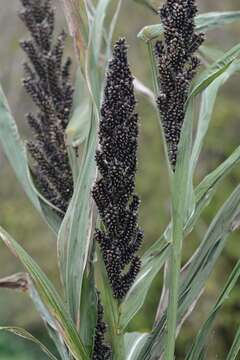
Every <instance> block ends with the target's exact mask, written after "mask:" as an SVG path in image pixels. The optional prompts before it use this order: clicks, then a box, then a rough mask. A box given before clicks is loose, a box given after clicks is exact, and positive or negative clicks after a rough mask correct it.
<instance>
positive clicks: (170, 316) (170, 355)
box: [165, 216, 183, 360]
mask: <svg viewBox="0 0 240 360" xmlns="http://www.w3.org/2000/svg"><path fill="white" fill-rule="evenodd" d="M173 218H174V219H175V221H174V222H173V239H172V244H173V246H172V251H171V256H170V261H169V269H170V274H169V275H170V278H169V283H170V286H169V303H168V313H167V341H166V353H165V359H166V360H173V359H174V351H175V338H176V327H177V309H178V292H179V279H180V270H181V250H182V242H183V226H182V221H181V217H178V216H173ZM179 218H180V219H179ZM178 219H179V220H178Z"/></svg>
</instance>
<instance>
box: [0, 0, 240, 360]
mask: <svg viewBox="0 0 240 360" xmlns="http://www.w3.org/2000/svg"><path fill="white" fill-rule="evenodd" d="M155 3H161V1H160V0H159V1H155ZM0 5H2V7H1V8H2V11H1V14H0V30H1V41H0V54H1V57H0V80H1V83H2V84H3V87H4V91H5V93H6V95H7V97H8V100H9V103H10V105H11V108H12V110H13V114H14V116H15V118H16V119H17V122H18V126H19V127H20V130H21V134H22V135H23V137H25V138H26V137H27V136H29V130H28V128H27V126H26V122H25V119H24V114H25V113H26V112H28V111H30V110H31V109H32V108H33V107H32V104H31V103H30V100H29V98H28V96H26V94H25V93H24V90H23V89H22V87H21V74H22V68H21V63H22V61H23V59H24V55H23V53H22V52H21V50H20V49H19V46H18V40H19V38H23V37H26V34H25V29H24V28H23V26H22V24H21V22H20V20H19V19H18V18H17V11H18V9H19V2H18V0H11V1H8V2H6V1H5V0H0ZM3 5H4V6H3ZM199 5H200V10H201V11H204V12H205V11H212V10H240V7H239V4H238V1H237V0H232V1H229V0H228V1H227V0H218V1H217V2H213V1H210V0H204V1H203V0H202V1H199ZM56 7H57V11H58V13H59V21H58V23H59V24H58V25H59V28H61V27H62V26H64V27H66V24H65V21H64V18H63V14H62V12H61V10H62V9H61V7H60V2H59V1H57V0H56ZM157 22H158V17H156V16H154V15H153V14H152V12H151V11H150V10H147V9H146V8H144V7H142V6H141V5H139V4H137V3H134V2H131V1H130V0H125V1H124V2H123V8H122V10H121V14H120V19H119V22H118V25H117V31H116V34H115V36H114V37H115V38H117V36H118V35H120V36H125V37H126V38H127V40H128V43H129V45H130V48H129V55H130V63H131V66H132V70H133V73H134V75H135V76H137V77H138V78H139V79H140V80H141V81H143V82H144V83H145V84H146V85H148V86H151V73H150V64H149V59H148V55H147V49H146V47H145V46H144V43H143V42H141V41H140V40H139V39H137V38H136V36H137V33H138V32H139V30H140V29H141V28H142V27H143V26H145V25H148V24H153V23H157ZM239 34H240V24H239V23H236V24H234V25H231V26H227V27H226V28H225V30H221V29H220V30H217V31H214V32H211V33H209V36H208V40H207V41H208V44H211V45H213V46H214V47H215V48H216V49H224V50H226V49H228V48H230V47H231V46H232V45H233V44H234V43H235V42H236V41H239V40H238V39H239ZM68 51H69V53H72V52H73V49H72V44H71V41H70V39H69V46H68ZM239 100H240V96H239V75H238V76H236V77H235V78H234V79H232V80H230V81H229V82H228V83H227V85H225V86H224V87H223V89H222V90H221V92H220V96H219V98H218V100H217V105H216V108H215V111H214V117H213V120H212V123H211V127H210V131H209V133H208V135H207V138H206V141H205V147H204V151H203V153H202V154H201V158H200V166H199V168H198V173H197V178H196V182H197V181H199V180H200V179H202V178H203V176H204V175H205V174H206V173H208V172H209V171H210V170H212V169H214V168H215V167H216V166H217V165H218V164H220V163H221V162H222V161H223V160H224V159H225V158H226V157H227V156H229V155H230V154H231V152H232V151H233V150H234V149H235V148H236V147H237V146H238V145H239V131H240V105H239ZM138 110H139V114H140V117H141V138H140V147H139V171H138V178H137V188H138V192H139V193H140V195H141V198H142V207H141V225H142V226H143V227H144V230H145V244H144V248H146V247H147V246H148V245H150V244H151V243H153V242H154V241H155V240H156V239H157V238H158V237H159V234H160V233H161V232H162V231H163V229H164V228H165V226H166V225H167V223H168V219H169V208H170V205H169V187H168V182H167V169H166V165H165V163H164V155H163V145H162V142H161V138H160V129H159V126H158V124H157V121H156V115H155V112H154V111H153V108H152V106H151V104H150V103H149V101H148V100H147V99H146V98H144V97H143V96H139V104H138ZM0 163H1V173H0V203H1V206H0V219H1V225H2V226H3V227H4V228H5V229H7V230H8V231H9V233H11V234H12V235H13V236H14V237H15V238H16V239H18V240H19V241H20V242H21V244H23V245H24V246H25V248H26V249H27V250H28V251H29V253H30V254H31V255H32V256H33V257H34V258H35V259H37V261H38V262H39V263H40V264H41V265H42V267H43V268H44V270H45V271H46V272H47V273H48V274H49V275H50V278H51V279H52V280H53V281H54V283H55V284H56V285H57V286H58V281H59V279H58V278H57V276H56V273H57V271H56V270H57V266H56V244H55V242H54V239H53V238H52V236H51V233H50V231H48V229H47V228H46V226H45V224H44V223H43V222H42V221H41V220H40V219H39V217H38V215H37V213H36V211H35V210H34V209H33V207H32V205H31V204H30V202H29V201H28V200H27V199H26V197H25V195H24V193H23V191H22V189H21V188H20V186H19V184H18V183H17V181H16V179H15V177H14V174H13V172H12V170H11V169H10V167H9V164H8V163H7V161H6V159H5V157H4V155H3V153H2V151H1V152H0ZM239 181H240V171H239V168H238V167H236V168H235V170H234V171H232V172H231V174H230V175H229V176H228V177H227V179H226V180H224V182H223V183H222V184H221V186H220V189H219V191H218V192H217V194H216V195H215V197H214V200H213V201H212V203H211V206H209V207H208V208H207V209H206V210H205V212H204V215H203V217H202V218H201V221H199V222H198V225H197V227H196V230H195V231H194V233H192V234H191V236H189V237H188V238H187V239H186V241H185V243H184V261H185V260H186V259H188V257H189V256H190V255H191V253H192V252H193V250H194V249H195V247H196V245H197V244H199V242H200V240H201V239H202V236H203V234H204V232H205V230H206V229H207V226H208V224H209V223H210V222H211V220H212V218H213V216H214V215H215V214H216V211H217V210H218V209H219V207H220V205H221V204H222V203H223V202H224V200H226V198H227V197H228V196H229V195H230V193H231V191H232V190H233V188H234V187H235V186H236V185H237V184H238V183H239ZM239 256H240V246H239V232H236V233H235V234H234V235H233V236H231V238H230V239H229V241H228V245H227V247H226V248H225V250H224V253H223V255H222V256H221V258H220V260H219V261H218V264H217V267H216V269H215V271H214V273H213V274H212V276H211V278H210V281H209V282H208V285H207V289H206V293H205V296H204V297H203V298H202V299H201V301H200V302H199V305H198V306H197V308H196V310H197V311H195V313H194V314H193V315H192V316H191V317H190V318H189V320H188V321H187V322H186V324H185V325H184V327H183V331H182V333H181V337H180V338H179V340H178V348H177V355H178V356H177V358H178V359H181V358H182V357H183V356H184V355H185V354H186V349H187V348H188V347H189V345H190V344H191V338H192V336H193V334H195V333H196V332H197V329H198V327H199V325H200V324H201V323H202V321H203V319H204V318H205V317H206V315H207V313H208V311H209V309H210V308H211V307H212V305H213V303H214V301H215V300H216V297H217V295H218V294H219V291H220V289H221V288H222V286H223V284H224V282H225V280H226V278H227V276H228V275H229V273H230V271H231V269H232V268H233V265H234V263H235V262H236V260H237V259H238V258H239ZM0 264H1V266H0V275H1V277H3V276H6V275H9V274H11V273H14V272H16V271H19V270H21V267H20V265H18V264H16V261H15V259H14V258H12V257H11V255H9V252H8V250H7V249H6V248H5V247H4V246H3V245H1V251H0ZM161 283H162V277H161V276H160V275H159V276H158V277H157V278H156V280H155V281H154V283H153V286H152V287H151V291H150V294H149V296H148V298H147V301H146V304H145V305H144V307H143V309H142V310H141V312H140V313H139V314H138V315H137V316H136V317H135V318H134V319H133V321H132V322H131V323H130V325H129V330H131V331H134V330H136V329H137V328H140V329H141V330H142V331H145V330H149V328H150V326H151V323H152V321H153V318H154V312H155V309H156V306H157V301H158V298H159V295H160V291H161ZM16 295H17V294H13V293H12V292H9V291H1V292H0V325H1V326H4V325H19V326H23V327H25V328H27V329H30V330H33V333H34V335H37V336H40V337H41V338H43V341H48V340H47V339H44V335H43V334H44V327H43V325H42V323H41V322H40V321H39V318H38V316H37V313H36V311H35V310H34V308H33V306H32V304H31V302H30V300H28V298H27V296H25V295H24V294H20V295H19V296H16ZM239 297H240V286H239V284H238V285H237V286H236V287H235V289H234V291H233V292H232V296H231V297H230V298H229V300H228V302H227V303H226V305H225V306H224V308H223V310H222V311H221V313H220V315H219V316H218V317H217V321H216V323H215V328H214V332H212V334H211V338H210V341H209V358H211V359H212V358H218V359H225V357H226V355H225V354H226V351H227V350H228V349H229V347H230V344H231V343H232V340H233V336H234V333H235V332H236V329H237V326H238V325H239V324H240V312H239ZM204 315H205V317H204ZM0 359H4V360H8V359H9V360H10V359H13V360H14V359H18V360H23V359H29V360H31V359H40V360H41V359H45V357H44V355H42V354H40V353H38V352H37V349H36V347H34V346H32V345H31V344H28V343H26V342H23V340H21V339H20V340H19V339H17V338H16V337H15V336H13V335H8V334H3V333H2V334H0Z"/></svg>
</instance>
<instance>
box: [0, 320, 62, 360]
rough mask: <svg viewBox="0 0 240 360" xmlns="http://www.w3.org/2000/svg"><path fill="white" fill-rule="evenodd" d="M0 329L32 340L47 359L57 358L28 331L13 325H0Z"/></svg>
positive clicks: (53, 359) (55, 359) (54, 359)
mask: <svg viewBox="0 0 240 360" xmlns="http://www.w3.org/2000/svg"><path fill="white" fill-rule="evenodd" d="M0 331H7V332H10V333H12V334H14V335H17V336H19V337H21V338H23V339H26V340H28V341H31V342H33V343H34V344H36V345H37V346H38V347H39V348H40V349H41V350H42V351H43V352H44V353H45V354H46V355H47V356H48V358H49V359H51V360H57V358H56V357H55V356H54V355H53V354H52V353H51V352H50V351H49V350H48V348H47V347H46V346H45V345H43V344H42V343H41V342H40V341H39V340H38V339H36V338H35V337H34V336H32V335H31V334H30V333H29V332H28V331H26V330H24V329H22V328H19V327H15V326H1V327H0Z"/></svg>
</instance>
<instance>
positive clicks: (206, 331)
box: [186, 260, 240, 360]
mask: <svg viewBox="0 0 240 360" xmlns="http://www.w3.org/2000/svg"><path fill="white" fill-rule="evenodd" d="M239 276H240V260H239V261H238V263H237V264H236V266H235V267H234V269H233V271H232V273H231V275H230V276H229V278H228V281H227V283H226V285H225V287H224V289H223V290H222V293H221V295H220V296H219V298H218V300H217V302H216V304H215V305H214V307H213V309H212V310H211V311H210V314H209V316H208V318H207V320H206V321H205V322H204V324H203V326H202V327H201V329H200V330H199V332H198V335H197V337H196V340H195V341H194V343H193V346H192V348H191V351H190V352H189V354H188V355H187V357H186V360H197V359H199V357H198V354H200V353H201V351H202V350H203V349H204V346H205V345H206V342H207V339H208V336H209V335H210V331H211V329H212V324H213V322H214V320H215V318H216V316H217V314H218V312H219V310H221V308H222V306H223V305H224V303H225V301H226V300H227V299H228V297H229V295H230V292H231V291H232V289H233V288H234V286H235V285H236V283H237V281H238V279H239Z"/></svg>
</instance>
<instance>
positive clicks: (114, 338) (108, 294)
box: [98, 251, 125, 360]
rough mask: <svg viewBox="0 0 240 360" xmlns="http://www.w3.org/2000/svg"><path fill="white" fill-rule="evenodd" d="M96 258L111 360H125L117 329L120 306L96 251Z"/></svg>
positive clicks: (121, 337)
mask: <svg viewBox="0 0 240 360" xmlns="http://www.w3.org/2000/svg"><path fill="white" fill-rule="evenodd" d="M98 257H99V259H100V261H99V262H100V279H99V280H100V281H99V287H100V292H101V297H102V302H103V305H104V312H105V319H106V323H107V326H108V336H109V340H110V344H111V348H112V352H113V358H114V359H116V360H125V351H124V337H123V333H122V332H121V331H120V330H119V329H118V323H119V317H120V306H119V304H118V301H117V300H116V299H114V297H113V293H112V290H111V288H110V285H109V281H108V276H107V273H106V269H105V265H104V262H103V259H102V256H101V254H100V251H98Z"/></svg>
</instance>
